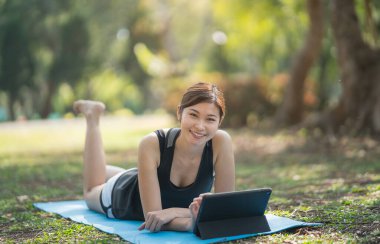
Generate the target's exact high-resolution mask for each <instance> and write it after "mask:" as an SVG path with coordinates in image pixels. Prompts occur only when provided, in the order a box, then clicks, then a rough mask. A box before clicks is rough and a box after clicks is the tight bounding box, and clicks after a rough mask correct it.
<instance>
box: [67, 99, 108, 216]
mask: <svg viewBox="0 0 380 244" xmlns="http://www.w3.org/2000/svg"><path fill="white" fill-rule="evenodd" d="M73 107H74V111H75V112H77V113H82V114H83V115H84V116H85V118H86V123H87V129H86V140H85V146H84V153H83V160H84V166H83V196H84V199H85V200H86V203H87V206H88V207H89V208H90V209H92V210H95V211H97V212H101V213H104V211H103V209H102V207H101V204H100V201H99V199H100V193H101V191H102V189H103V186H104V183H105V182H106V160H105V153H104V149H103V142H102V136H101V133H100V129H99V118H100V116H101V115H102V113H103V112H104V110H105V106H104V104H103V103H101V102H94V101H86V100H79V101H76V102H75V103H74V106H73Z"/></svg>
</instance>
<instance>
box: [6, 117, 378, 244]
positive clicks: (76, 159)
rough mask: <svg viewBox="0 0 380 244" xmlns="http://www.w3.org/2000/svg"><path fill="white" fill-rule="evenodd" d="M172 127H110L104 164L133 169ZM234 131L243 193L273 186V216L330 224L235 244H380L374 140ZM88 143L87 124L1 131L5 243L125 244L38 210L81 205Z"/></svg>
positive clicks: (160, 122) (135, 123)
mask: <svg viewBox="0 0 380 244" xmlns="http://www.w3.org/2000/svg"><path fill="white" fill-rule="evenodd" d="M172 125H173V122H172V121H171V120H170V119H169V118H168V117H166V116H160V117H158V116H155V117H149V116H142V117H131V118H115V117H107V118H105V120H104V122H103V123H102V131H103V137H104V144H105V147H106V151H107V160H108V162H110V163H112V164H116V165H119V166H122V167H131V166H135V165H136V160H137V155H136V154H137V153H136V147H137V144H138V142H139V139H140V138H141V136H143V135H144V134H146V133H148V132H150V131H152V130H154V129H156V128H160V127H170V126H172ZM229 132H230V134H231V135H232V137H233V141H234V146H235V152H236V169H237V189H238V190H243V189H248V188H259V187H271V188H272V189H273V193H272V197H271V200H270V203H269V209H268V212H269V213H273V214H276V215H280V216H286V217H290V218H293V219H296V220H301V221H308V222H322V223H324V225H323V226H322V227H315V228H301V229H296V230H292V231H287V232H282V233H279V234H275V235H270V236H262V237H255V238H250V239H245V240H240V241H237V242H264V243H273V242H275V243H278V242H286V243H304V242H311V243H315V242H317V243H318V242H322V243H325V242H327V243H346V242H364V243H379V242H380V162H379V160H380V157H379V156H380V145H379V143H378V142H377V141H374V140H372V139H370V138H355V139H353V138H341V139H334V138H330V139H326V138H322V137H321V138H320V137H318V136H312V137H307V136H306V135H305V134H306V133H305V132H304V131H300V132H296V133H293V132H271V131H268V130H264V129H253V130H248V129H244V130H243V129H242V130H229ZM315 134H316V135H317V134H318V133H315ZM83 140H84V121H83V119H74V120H61V121H59V120H58V121H45V122H41V121H40V122H23V123H22V122H18V123H9V124H6V123H3V124H0V185H1V188H0V196H1V197H0V243H20V242H28V243H51V242H78V241H79V242H82V241H83V242H88V241H95V240H96V241H101V242H106V243H109V242H114V243H117V242H122V240H120V238H118V236H115V235H109V234H105V233H103V232H100V231H98V230H97V229H95V228H93V227H90V226H86V225H81V224H76V223H74V222H71V221H69V220H66V219H63V218H61V217H59V216H57V215H54V214H49V213H45V212H41V211H39V210H37V209H35V208H34V207H33V206H32V204H33V203H34V202H40V201H54V200H69V199H81V190H82V179H81V170H82V162H81V161H82V155H81V150H82V146H83Z"/></svg>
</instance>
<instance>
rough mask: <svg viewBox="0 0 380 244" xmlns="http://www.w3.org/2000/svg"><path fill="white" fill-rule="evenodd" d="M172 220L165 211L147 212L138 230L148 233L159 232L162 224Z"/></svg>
mask: <svg viewBox="0 0 380 244" xmlns="http://www.w3.org/2000/svg"><path fill="white" fill-rule="evenodd" d="M171 220H173V217H171V215H170V213H169V211H167V209H164V210H158V211H152V212H148V213H147V214H146V218H145V222H144V223H143V224H142V225H141V226H140V227H139V230H143V229H147V230H149V231H150V232H157V231H160V230H161V228H162V226H163V225H164V224H167V223H169V222H170V221H171Z"/></svg>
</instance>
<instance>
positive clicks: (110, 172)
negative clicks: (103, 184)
mask: <svg viewBox="0 0 380 244" xmlns="http://www.w3.org/2000/svg"><path fill="white" fill-rule="evenodd" d="M124 171H126V169H124V168H121V167H118V166H113V165H107V166H106V181H107V180H109V179H110V178H111V177H112V176H114V175H116V174H118V173H120V172H124Z"/></svg>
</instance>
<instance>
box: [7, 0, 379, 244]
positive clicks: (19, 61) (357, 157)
mask: <svg viewBox="0 0 380 244" xmlns="http://www.w3.org/2000/svg"><path fill="white" fill-rule="evenodd" d="M379 31H380V1H376V0H356V1H355V0H217V1H216V0H214V1H211V0H191V1H186V0H112V1H110V0H108V1H106V0H0V185H1V186H2V187H1V188H0V196H1V197H0V243H23V242H31V243H57V242H59V243H62V242H65V243H66V242H67V243H73V242H83V241H91V242H93V241H94V240H96V241H100V242H102V241H103V242H105V243H109V242H111V243H115V242H117V243H119V242H121V241H122V240H121V239H120V238H119V237H116V236H112V235H107V234H105V233H102V232H99V231H97V230H96V229H95V228H94V227H91V226H83V225H78V224H74V223H72V222H70V221H69V220H65V219H61V218H59V217H57V216H53V215H50V214H46V213H43V212H40V211H37V210H36V209H35V208H34V207H33V205H32V204H33V203H34V202H47V201H59V200H72V199H82V165H83V159H82V152H83V144H84V139H85V129H86V123H85V120H84V118H83V117H81V116H78V117H75V116H76V115H74V114H73V111H72V104H73V102H74V101H75V100H77V99H93V100H101V101H103V102H104V103H105V104H106V106H107V111H106V115H105V116H104V117H103V118H102V121H101V124H100V126H101V127H102V128H101V132H102V137H103V139H104V148H105V151H106V154H107V162H108V163H109V164H113V165H117V166H120V167H124V168H130V167H135V166H136V165H137V158H138V150H137V146H138V144H139V141H140V140H141V138H142V137H143V136H144V135H146V134H148V133H150V132H152V131H154V130H156V129H158V128H165V127H175V126H178V121H176V119H175V116H173V115H174V114H175V109H176V107H177V105H178V103H179V102H180V98H181V96H182V94H183V92H184V91H185V89H186V88H187V87H188V86H190V85H192V84H194V83H196V82H199V81H205V82H212V83H216V84H218V85H219V86H220V87H221V88H222V90H223V91H224V94H225V97H226V106H227V114H226V117H225V120H224V121H223V124H222V127H223V129H225V130H227V131H228V133H229V134H230V135H231V137H232V141H233V146H234V152H235V161H236V189H237V190H244V189H252V188H262V187H271V188H273V194H272V197H271V201H270V204H269V205H270V206H269V208H268V211H269V213H272V214H276V215H279V216H285V217H289V218H293V219H297V220H301V221H306V222H321V223H324V225H323V226H322V227H320V228H306V229H305V228H302V229H299V230H295V231H293V232H284V233H278V234H276V235H271V236H262V237H253V238H251V239H248V240H247V243H249V242H251V241H252V242H259V243H284V242H285V243H300V242H302V243H304V242H306V243H326V242H327V243H351V242H353V243H356V242H358V243H379V236H380V235H379V233H380V223H379V219H380V208H379V206H380V200H379V199H380V164H379V158H380V143H379V142H380V141H379V138H380V137H379V135H380V51H379V47H380V41H379Z"/></svg>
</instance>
